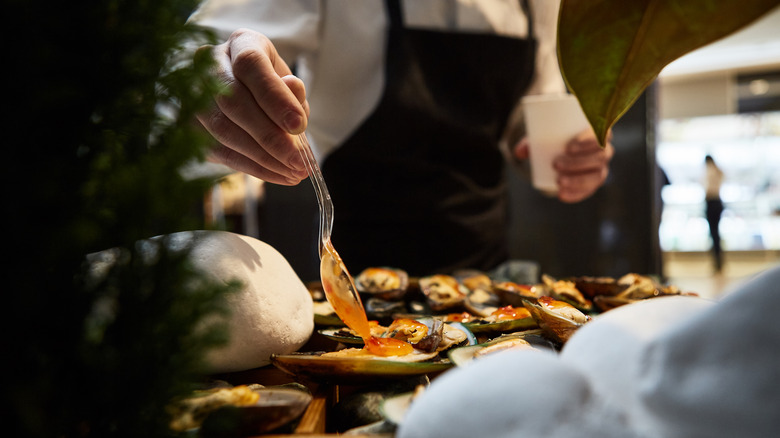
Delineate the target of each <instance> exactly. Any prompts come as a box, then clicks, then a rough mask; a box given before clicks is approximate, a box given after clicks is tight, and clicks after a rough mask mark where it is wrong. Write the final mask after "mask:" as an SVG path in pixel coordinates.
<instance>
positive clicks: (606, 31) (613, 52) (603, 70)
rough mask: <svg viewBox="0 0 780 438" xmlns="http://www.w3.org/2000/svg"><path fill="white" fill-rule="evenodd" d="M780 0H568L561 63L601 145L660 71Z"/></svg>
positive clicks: (564, 1)
mask: <svg viewBox="0 0 780 438" xmlns="http://www.w3.org/2000/svg"><path fill="white" fill-rule="evenodd" d="M778 5H780V0H562V2H561V10H560V15H559V21H558V57H559V61H560V64H561V70H562V72H563V76H564V80H565V81H566V83H567V85H568V87H569V90H570V91H571V92H572V93H574V94H575V95H576V96H577V98H578V100H579V101H580V104H581V105H582V108H583V110H584V112H585V114H586V116H587V117H588V120H589V121H590V124H591V126H592V127H593V130H594V131H595V132H596V136H597V137H598V139H599V141H601V143H602V145H603V144H604V143H605V138H606V136H607V132H608V131H609V128H610V127H612V125H613V124H614V123H615V122H616V121H617V120H618V119H619V118H620V117H621V116H622V115H623V114H624V113H625V112H626V111H627V110H628V109H629V108H630V107H631V105H632V104H633V103H634V101H636V99H637V98H638V97H639V96H640V95H641V94H642V92H643V91H644V90H645V88H647V86H648V85H650V83H652V82H653V80H655V78H656V77H657V76H658V74H659V73H660V72H661V70H662V69H663V68H664V67H665V66H666V65H668V64H669V63H671V62H672V61H674V60H675V59H677V58H679V57H681V56H682V55H684V54H686V53H688V52H691V51H693V50H695V49H697V48H699V47H702V46H704V45H706V44H709V43H711V42H713V41H715V40H718V39H720V38H722V37H724V36H726V35H728V34H730V33H732V32H734V31H736V30H738V29H740V28H742V27H744V26H746V25H747V24H749V23H751V22H753V21H755V20H756V19H758V18H759V17H761V16H762V15H764V14H766V13H767V12H769V11H770V10H772V9H773V8H775V7H777V6H778Z"/></svg>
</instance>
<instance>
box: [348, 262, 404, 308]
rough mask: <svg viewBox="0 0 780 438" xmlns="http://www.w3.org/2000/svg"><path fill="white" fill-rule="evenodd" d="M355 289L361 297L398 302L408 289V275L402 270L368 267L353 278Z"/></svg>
mask: <svg viewBox="0 0 780 438" xmlns="http://www.w3.org/2000/svg"><path fill="white" fill-rule="evenodd" d="M355 287H356V288H357V290H358V292H360V293H361V294H363V295H366V296H370V297H374V298H379V299H382V300H387V301H390V300H398V299H400V298H402V297H403V296H404V294H405V293H406V290H407V289H408V287H409V275H408V274H407V273H406V271H404V270H403V269H397V268H389V267H370V268H366V269H364V270H363V271H362V272H360V274H358V276H357V277H355Z"/></svg>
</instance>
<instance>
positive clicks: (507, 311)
mask: <svg viewBox="0 0 780 438" xmlns="http://www.w3.org/2000/svg"><path fill="white" fill-rule="evenodd" d="M491 315H492V316H495V317H496V321H508V320H513V319H521V318H528V317H530V316H531V312H529V311H528V309H526V308H523V307H512V306H505V307H499V308H498V309H496V310H495V311H494V312H493V313H492V314H491Z"/></svg>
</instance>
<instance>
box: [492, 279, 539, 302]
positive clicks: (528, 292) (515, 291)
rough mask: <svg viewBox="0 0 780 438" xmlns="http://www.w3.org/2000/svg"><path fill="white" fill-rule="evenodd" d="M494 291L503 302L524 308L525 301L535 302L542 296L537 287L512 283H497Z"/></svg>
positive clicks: (494, 284) (494, 285)
mask: <svg viewBox="0 0 780 438" xmlns="http://www.w3.org/2000/svg"><path fill="white" fill-rule="evenodd" d="M492 290H493V293H495V294H496V295H497V296H498V297H499V298H500V299H501V301H502V302H504V303H506V304H509V305H512V306H522V305H523V301H524V300H527V299H530V300H535V299H537V298H538V297H539V296H540V295H541V293H540V292H539V287H537V286H533V285H528V284H519V283H515V282H512V281H498V282H495V283H493V288H492Z"/></svg>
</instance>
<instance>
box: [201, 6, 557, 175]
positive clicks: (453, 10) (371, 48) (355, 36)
mask: <svg viewBox="0 0 780 438" xmlns="http://www.w3.org/2000/svg"><path fill="white" fill-rule="evenodd" d="M402 4H403V10H404V20H405V23H406V25H407V26H408V27H410V28H426V29H439V30H447V31H461V32H485V33H497V34H500V35H505V36H515V37H525V36H527V34H528V28H527V20H526V18H525V14H524V12H523V10H522V7H521V5H520V2H519V0H454V1H452V0H450V1H443V0H403V3H402ZM530 6H531V11H532V14H533V20H534V34H535V36H536V38H537V40H538V41H539V49H538V54H537V62H536V71H537V74H536V76H535V80H534V82H533V83H532V85H531V88H530V90H529V92H528V94H547V93H560V92H562V91H565V85H564V83H563V80H562V79H561V76H560V70H559V67H558V58H557V55H556V46H555V40H556V24H557V16H558V7H559V3H558V1H555V0H530ZM190 20H191V21H192V22H195V23H198V24H200V25H203V26H206V27H209V28H212V29H214V30H215V31H216V32H217V34H218V35H219V36H220V37H221V38H224V39H226V38H227V37H228V36H229V35H230V33H232V32H233V31H234V30H236V29H239V28H242V27H243V28H249V29H253V30H256V31H258V32H260V33H263V34H265V35H266V36H267V37H269V38H270V39H271V40H272V41H273V42H274V45H275V46H276V48H277V50H278V51H279V53H280V55H281V56H282V57H283V58H284V59H285V61H286V62H287V63H288V64H289V65H291V66H292V65H295V66H296V74H297V75H298V76H299V77H300V78H301V79H302V80H303V81H304V84H305V85H306V92H307V99H308V101H309V105H310V107H311V116H310V119H309V128H308V131H307V132H308V134H309V137H310V140H311V143H312V147H313V148H314V150H315V154H316V155H317V158H318V159H319V160H321V159H322V158H324V157H325V156H326V155H327V154H328V153H330V152H331V151H333V150H334V149H335V148H336V147H338V146H339V145H340V144H341V143H342V142H343V141H345V140H346V139H347V137H348V136H349V135H350V134H351V133H352V132H353V131H354V130H355V129H356V128H357V127H358V126H359V125H360V124H361V123H362V122H363V121H364V120H365V119H366V117H368V116H369V115H370V114H371V112H372V110H373V109H374V107H375V106H376V105H377V103H378V101H379V98H380V97H381V95H382V90H383V89H384V59H385V40H386V34H387V26H388V20H387V17H386V14H385V5H384V0H327V1H326V0H262V1H251V0H206V1H204V2H203V4H202V5H201V7H200V8H199V9H198V10H197V11H196V12H195V13H194V14H193V15H192V17H191V19H190ZM464 56H468V54H464Z"/></svg>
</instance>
